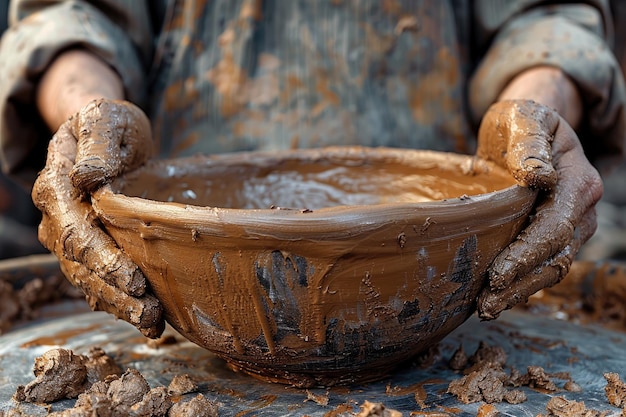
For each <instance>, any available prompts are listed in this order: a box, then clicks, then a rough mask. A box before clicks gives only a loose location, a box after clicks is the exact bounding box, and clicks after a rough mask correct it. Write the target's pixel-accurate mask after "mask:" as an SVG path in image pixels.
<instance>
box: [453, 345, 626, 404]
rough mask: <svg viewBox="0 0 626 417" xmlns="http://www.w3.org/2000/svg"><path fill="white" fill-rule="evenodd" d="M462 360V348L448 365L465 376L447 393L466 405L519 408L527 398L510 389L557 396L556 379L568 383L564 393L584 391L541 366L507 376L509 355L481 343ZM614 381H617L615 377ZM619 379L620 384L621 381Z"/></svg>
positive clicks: (561, 374)
mask: <svg viewBox="0 0 626 417" xmlns="http://www.w3.org/2000/svg"><path fill="white" fill-rule="evenodd" d="M463 357H465V353H464V352H463V348H462V346H461V347H459V348H458V349H457V350H456V351H455V352H454V353H453V355H452V358H450V361H449V363H450V364H452V365H454V368H452V369H454V370H458V371H462V372H463V376H462V377H461V378H459V379H456V380H453V381H451V382H450V384H449V386H448V392H449V393H451V394H453V395H455V396H456V397H457V398H458V400H459V401H461V402H463V403H473V402H478V401H484V402H486V403H489V404H491V403H498V402H502V401H506V402H508V403H510V404H519V403H522V402H524V401H526V394H525V393H524V392H523V391H521V390H517V389H511V388H510V387H521V386H526V387H529V388H532V389H535V390H538V391H540V392H544V393H554V392H557V391H559V387H558V386H557V385H556V383H555V382H554V379H561V380H565V383H564V384H563V389H564V390H566V391H570V392H580V390H581V387H580V386H579V385H578V384H576V382H574V381H573V380H572V378H571V376H570V375H569V374H568V373H557V374H548V373H546V372H545V370H544V369H543V368H542V367H540V366H534V365H530V366H528V367H527V372H526V373H525V374H520V373H519V371H517V370H516V369H514V368H513V369H511V372H510V374H509V375H507V374H506V373H505V372H504V369H505V368H506V353H505V352H504V350H503V349H502V348H501V347H499V346H489V345H487V344H486V343H484V342H481V343H480V344H479V346H478V348H477V349H476V352H474V354H472V355H471V356H470V357H469V358H466V360H463ZM462 363H465V366H466V367H462V366H461V364H462ZM605 378H606V376H605ZM611 379H612V380H613V381H614V380H615V378H614V377H612V378H611ZM617 379H618V380H619V377H618V378H617ZM608 380H609V378H607V381H608ZM609 386H610V388H609ZM615 386H616V385H614V384H608V385H607V396H608V393H609V392H614V391H615V389H614V388H613V387H615ZM625 392H626V391H625Z"/></svg>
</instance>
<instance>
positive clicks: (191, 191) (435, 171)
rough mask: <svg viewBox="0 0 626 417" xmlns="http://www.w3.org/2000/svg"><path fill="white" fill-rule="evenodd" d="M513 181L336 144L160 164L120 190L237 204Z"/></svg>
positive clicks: (500, 173)
mask: <svg viewBox="0 0 626 417" xmlns="http://www.w3.org/2000/svg"><path fill="white" fill-rule="evenodd" d="M513 184H514V181H513V179H512V178H511V176H510V175H509V174H508V173H507V172H505V171H504V170H502V169H500V168H499V167H497V166H495V165H491V164H487V163H486V162H484V161H478V160H476V159H474V158H471V157H467V156H462V155H456V154H448V153H440V152H430V151H414V150H397V149H383V148H380V149H369V148H365V149H364V148H329V149H325V150H324V151H323V152H322V151H320V150H299V151H297V152H282V153H259V152H257V153H241V154H236V155H221V156H218V157H213V158H210V157H209V158H206V157H198V158H185V159H179V160H168V161H156V162H152V163H150V164H148V165H147V166H146V167H144V168H143V169H140V170H138V171H135V172H133V173H131V174H129V175H127V176H126V177H125V178H124V179H123V181H118V182H117V183H116V184H115V186H114V187H115V189H116V191H118V192H121V193H123V194H125V195H127V196H134V197H141V198H144V199H149V200H155V201H167V202H179V203H185V204H193V205H197V206H208V207H221V208H233V209H270V208H297V209H311V210H316V209H320V208H328V207H336V206H346V205H347V206H360V205H375V204H389V203H421V202H428V201H436V200H445V199H451V198H456V197H460V196H463V195H477V194H485V193H490V192H494V191H498V190H502V189H504V188H507V187H510V186H512V185H513Z"/></svg>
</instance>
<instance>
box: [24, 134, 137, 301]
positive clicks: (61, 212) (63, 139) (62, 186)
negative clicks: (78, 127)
mask: <svg viewBox="0 0 626 417" xmlns="http://www.w3.org/2000/svg"><path fill="white" fill-rule="evenodd" d="M75 149H76V141H75V139H74V137H73V136H72V134H71V131H70V129H69V128H68V126H67V125H63V126H62V127H61V128H60V129H59V131H58V132H57V134H55V135H54V137H53V139H52V141H51V142H50V145H49V150H48V159H47V162H46V167H45V168H44V169H43V170H42V171H41V173H40V174H39V176H38V178H37V180H36V181H35V184H34V186H33V192H32V197H33V201H34V202H35V205H36V206H37V207H38V208H39V209H40V210H41V211H42V222H41V224H40V227H39V238H40V241H41V242H42V243H43V244H44V246H46V248H48V249H49V250H50V251H51V252H53V253H55V254H56V255H57V257H59V259H62V258H67V259H71V260H73V261H76V262H80V263H84V264H85V265H86V266H87V267H88V268H89V269H90V270H92V271H93V272H94V273H96V274H97V275H98V276H100V277H101V278H102V279H103V280H105V281H107V282H108V283H109V284H111V285H114V286H116V287H118V288H120V289H121V290H122V291H124V292H126V293H127V294H129V295H133V296H140V295H142V294H143V293H144V292H145V287H146V281H145V277H144V276H143V274H142V273H141V271H140V270H139V268H138V267H137V266H136V265H135V264H134V263H133V262H132V261H131V260H130V258H128V257H127V256H126V255H125V254H124V253H123V252H122V251H121V250H120V249H119V248H118V247H117V245H116V244H115V242H114V241H113V239H112V238H111V237H110V236H109V235H108V234H106V233H105V232H104V231H103V230H102V229H101V228H100V224H99V222H98V220H97V218H96V217H95V215H94V213H93V209H92V207H91V205H90V204H89V203H88V202H85V201H81V200H80V199H79V196H77V195H76V192H75V189H74V187H73V186H72V184H71V183H70V180H69V177H68V176H67V172H69V170H70V169H71V167H72V166H73V152H74V151H75Z"/></svg>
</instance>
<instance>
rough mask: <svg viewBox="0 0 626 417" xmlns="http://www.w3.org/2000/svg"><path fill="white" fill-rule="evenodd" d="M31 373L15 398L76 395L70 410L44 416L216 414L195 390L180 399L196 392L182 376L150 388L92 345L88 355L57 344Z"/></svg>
mask: <svg viewBox="0 0 626 417" xmlns="http://www.w3.org/2000/svg"><path fill="white" fill-rule="evenodd" d="M34 374H35V377H36V378H35V380H33V381H31V382H30V383H28V384H27V385H25V386H24V385H20V386H18V388H17V390H16V392H15V395H14V396H13V399H14V400H15V401H18V402H24V401H28V402H32V403H37V404H49V403H52V402H54V401H58V400H61V399H64V398H77V400H76V402H75V404H74V407H73V408H71V409H67V410H63V411H60V412H54V413H51V414H49V415H50V416H52V417H70V416H72V417H76V416H93V415H97V416H101V417H118V416H120V417H121V416H134V417H159V416H169V417H186V416H199V417H213V416H217V415H218V409H217V405H216V404H215V403H213V402H212V401H210V400H209V399H207V398H205V397H204V396H202V395H200V394H198V395H197V396H196V397H194V398H191V399H189V400H182V398H181V397H182V396H183V395H185V394H189V393H192V392H196V391H197V390H198V386H197V385H196V383H195V382H194V381H193V380H192V379H191V378H190V377H189V376H188V375H186V374H181V375H177V376H175V377H174V379H173V380H172V381H171V383H170V384H169V386H167V387H164V386H159V387H154V388H150V386H149V384H148V382H147V381H146V379H145V378H144V377H143V375H141V373H140V372H139V371H138V370H136V369H127V370H126V372H123V373H122V370H121V369H120V367H119V366H118V365H117V364H116V363H115V362H114V361H113V359H111V358H110V357H109V356H107V355H106V353H105V352H104V351H103V350H102V349H100V348H93V349H92V350H91V351H90V352H89V354H88V355H78V354H75V353H74V352H72V351H71V350H67V349H61V348H58V349H52V350H49V351H48V352H46V353H44V354H43V355H42V356H40V357H38V358H36V359H35V367H34Z"/></svg>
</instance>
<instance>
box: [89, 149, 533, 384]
mask: <svg viewBox="0 0 626 417" xmlns="http://www.w3.org/2000/svg"><path fill="white" fill-rule="evenodd" d="M535 196H536V195H535V193H534V192H532V191H530V190H528V189H525V188H521V187H519V186H516V185H514V182H513V179H512V178H511V177H510V176H509V175H508V174H507V173H506V172H504V171H502V170H500V169H499V168H497V167H496V166H493V165H490V164H488V163H486V162H485V161H482V160H478V159H476V158H474V157H470V156H463V155H456V154H448V153H437V152H431V151H416V150H398V149H387V148H376V149H373V148H360V147H334V148H325V149H317V150H298V151H281V152H272V153H238V154H228V155H221V156H213V157H193V158H186V159H177V160H166V161H155V162H151V163H149V164H148V165H146V166H144V167H142V168H140V169H139V170H137V171H134V172H132V173H129V174H127V175H125V176H124V177H123V178H122V179H120V180H118V181H117V182H115V183H114V184H112V185H111V186H107V187H104V188H102V189H100V190H99V191H98V192H97V193H96V194H95V195H94V196H93V204H94V207H95V208H96V211H97V213H98V215H99V217H100V218H101V220H102V222H103V223H104V225H105V227H106V229H107V230H108V232H109V233H110V234H111V235H112V236H113V238H114V239H115V240H116V241H117V243H118V244H119V245H120V247H121V248H122V249H123V250H124V251H126V252H127V253H128V254H129V255H130V257H131V258H132V259H133V260H134V261H135V262H136V263H137V264H138V265H139V266H140V267H141V269H142V270H143V272H144V273H145V275H146V277H147V279H148V280H149V282H150V284H151V286H152V290H153V291H154V293H155V294H156V296H157V297H158V298H159V299H160V301H162V303H163V306H164V310H165V316H166V319H167V321H168V322H169V323H170V324H171V325H172V326H173V327H174V328H176V329H177V330H178V331H179V332H180V333H181V334H182V335H184V336H185V337H187V338H188V339H189V340H191V341H193V342H195V343H196V344H198V345H200V346H203V347H204V348H206V349H209V350H211V351H213V352H215V353H216V354H217V355H219V356H220V357H222V358H224V359H225V360H226V361H227V362H228V363H229V365H230V366H231V367H232V368H233V369H237V370H242V371H244V372H247V373H249V374H252V375H255V376H258V377H260V378H262V379H265V380H269V381H277V382H284V383H289V384H294V385H297V386H303V387H304V386H316V385H333V384H340V383H350V382H364V381H368V380H374V379H379V378H382V377H384V376H385V375H387V374H388V373H389V372H390V371H392V370H393V369H394V368H395V367H396V366H397V365H398V364H400V363H402V362H403V361H405V360H408V359H410V358H411V357H413V356H414V355H416V354H418V353H420V352H422V351H424V350H426V349H428V348H429V347H431V346H432V345H433V344H435V343H437V342H438V341H440V340H441V339H442V338H443V337H444V336H445V335H447V334H448V333H449V332H451V331H452V330H453V329H455V328H456V327H457V326H459V325H460V324H461V323H463V322H464V321H465V320H466V319H467V318H468V317H469V316H470V315H471V314H472V313H473V312H474V311H475V306H476V303H475V300H476V297H477V295H478V293H479V291H480V290H481V288H483V285H485V277H486V272H485V271H486V269H487V267H488V266H489V264H490V263H491V262H492V260H493V259H494V257H495V256H496V254H498V252H499V251H500V250H502V249H503V248H504V247H505V246H506V245H507V244H508V243H509V242H511V241H512V240H513V239H514V237H515V236H516V235H517V234H518V232H519V231H520V229H521V228H522V227H523V225H524V222H525V221H526V219H527V217H528V213H529V211H530V210H531V208H532V206H533V203H534V200H535Z"/></svg>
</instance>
